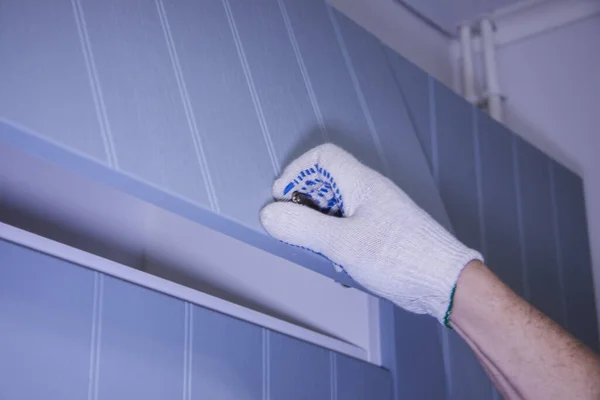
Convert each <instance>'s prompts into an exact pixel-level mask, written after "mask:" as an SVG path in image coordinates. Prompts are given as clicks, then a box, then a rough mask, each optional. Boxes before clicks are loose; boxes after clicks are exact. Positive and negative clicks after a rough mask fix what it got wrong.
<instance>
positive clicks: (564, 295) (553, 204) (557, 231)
mask: <svg viewBox="0 0 600 400" xmlns="http://www.w3.org/2000/svg"><path fill="white" fill-rule="evenodd" d="M548 175H549V176H550V206H551V209H552V227H553V231H554V248H555V251H556V265H557V266H558V271H559V275H558V283H559V287H560V294H559V295H560V299H561V306H562V307H561V312H562V315H563V320H564V326H566V327H567V328H568V327H569V315H568V314H567V300H566V298H567V293H566V290H565V282H564V274H565V269H564V265H563V259H562V248H561V243H562V241H561V239H560V227H559V224H558V203H557V200H556V181H555V179H556V178H555V176H554V168H553V163H552V160H551V159H550V158H548Z"/></svg>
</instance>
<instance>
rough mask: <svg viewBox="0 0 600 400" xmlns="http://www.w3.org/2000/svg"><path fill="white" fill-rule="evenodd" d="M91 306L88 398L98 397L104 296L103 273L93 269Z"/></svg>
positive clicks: (90, 399)
mask: <svg viewBox="0 0 600 400" xmlns="http://www.w3.org/2000/svg"><path fill="white" fill-rule="evenodd" d="M93 298H94V300H93V306H92V307H93V308H92V333H91V335H92V338H91V341H90V368H89V385H88V400H97V399H98V382H99V380H100V371H99V369H100V343H101V340H102V303H103V298H104V274H102V273H100V272H97V271H94V293H93Z"/></svg>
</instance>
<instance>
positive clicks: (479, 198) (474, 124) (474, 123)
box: [471, 107, 487, 257]
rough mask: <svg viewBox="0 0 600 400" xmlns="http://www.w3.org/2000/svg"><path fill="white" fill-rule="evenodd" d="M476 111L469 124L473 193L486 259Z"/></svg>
mask: <svg viewBox="0 0 600 400" xmlns="http://www.w3.org/2000/svg"><path fill="white" fill-rule="evenodd" d="M478 112H479V111H478V110H477V109H475V108H474V107H473V108H471V121H472V122H471V123H472V128H473V130H472V135H473V150H474V154H473V156H474V158H475V192H476V193H477V215H478V219H479V240H480V247H481V254H483V256H484V257H486V254H487V245H486V235H485V218H484V205H483V186H482V184H481V179H482V178H481V144H480V143H479V135H480V134H481V131H480V129H479V118H478Z"/></svg>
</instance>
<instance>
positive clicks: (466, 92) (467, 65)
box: [458, 24, 477, 104]
mask: <svg viewBox="0 0 600 400" xmlns="http://www.w3.org/2000/svg"><path fill="white" fill-rule="evenodd" d="M458 29H459V33H460V51H461V56H462V57H461V58H462V82H463V96H464V97H465V99H467V101H469V102H470V103H473V104H474V103H476V102H477V95H476V94H475V73H474V69H473V53H472V45H471V26H470V25H468V24H463V25H461V26H460V27H459V28H458Z"/></svg>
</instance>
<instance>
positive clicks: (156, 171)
mask: <svg viewBox="0 0 600 400" xmlns="http://www.w3.org/2000/svg"><path fill="white" fill-rule="evenodd" d="M80 1H81V3H82V9H83V14H82V18H83V19H84V20H85V26H86V27H87V30H88V34H89V39H90V40H89V42H90V50H91V53H92V54H93V56H94V61H95V66H96V70H97V75H98V81H99V84H100V87H101V92H102V95H103V101H104V104H105V106H106V113H105V114H106V118H104V123H105V125H106V126H107V129H109V135H110V136H111V138H112V141H113V143H114V155H113V156H114V159H115V161H116V164H115V165H118V167H119V168H120V169H122V170H123V171H126V172H128V173H131V174H134V175H135V176H137V177H140V178H143V179H144V180H146V181H148V182H150V183H153V184H155V185H157V186H159V187H161V188H163V189H164V190H167V191H170V192H172V193H175V194H178V195H181V196H184V197H186V198H188V199H191V200H193V201H195V202H197V203H199V204H202V205H207V204H209V200H208V197H207V190H206V187H205V182H204V181H203V178H202V167H201V165H200V163H199V160H198V155H197V154H196V151H195V150H194V139H193V137H192V132H191V130H190V127H189V124H188V122H187V118H186V114H185V111H184V105H183V102H182V99H181V95H180V90H179V89H178V85H177V80H176V77H175V73H174V70H173V65H172V62H171V58H170V56H169V49H168V48H167V43H166V41H165V36H164V33H163V28H162V25H161V19H160V17H159V13H158V11H157V7H156V4H155V2H153V1H144V0H136V1H126V2H123V1H119V0H108V1H100V2H99V1H95V0H80Z"/></svg>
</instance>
